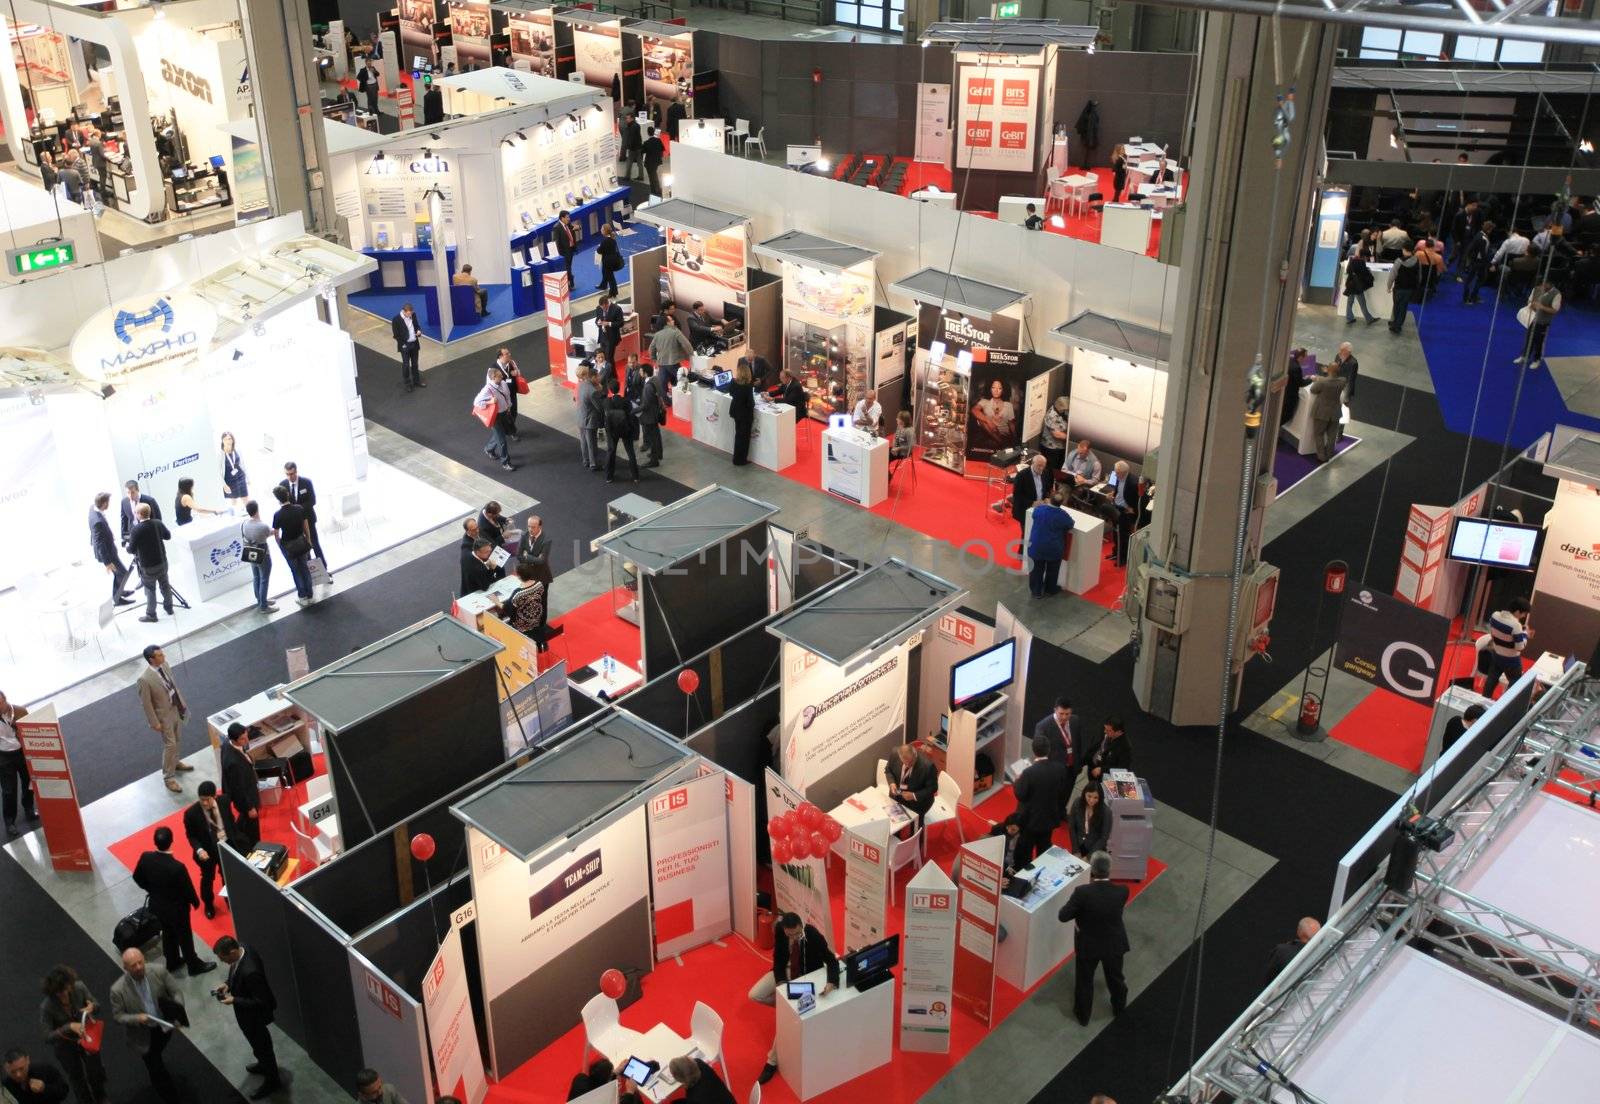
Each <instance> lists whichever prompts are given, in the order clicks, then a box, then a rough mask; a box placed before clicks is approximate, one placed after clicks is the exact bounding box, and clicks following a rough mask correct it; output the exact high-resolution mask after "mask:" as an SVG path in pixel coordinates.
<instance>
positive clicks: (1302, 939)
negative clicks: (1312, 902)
mask: <svg viewBox="0 0 1600 1104" xmlns="http://www.w3.org/2000/svg"><path fill="white" fill-rule="evenodd" d="M1321 930H1322V921H1320V920H1318V919H1317V918H1316V917H1315V916H1305V917H1301V919H1300V923H1298V924H1296V925H1295V928H1294V938H1293V939H1290V940H1287V941H1286V942H1283V943H1279V944H1278V945H1277V946H1276V947H1274V948H1272V953H1271V954H1270V955H1268V956H1267V976H1266V977H1265V978H1264V979H1262V982H1261V985H1262V988H1265V987H1266V986H1268V985H1271V984H1272V982H1273V979H1274V978H1276V977H1277V976H1278V975H1279V974H1281V973H1283V971H1284V970H1286V969H1288V967H1289V963H1291V962H1293V961H1294V956H1295V955H1297V954H1299V953H1300V948H1301V947H1304V946H1305V945H1306V944H1307V943H1309V942H1311V937H1312V936H1314V935H1316V934H1317V933H1318V932H1319V931H1321Z"/></svg>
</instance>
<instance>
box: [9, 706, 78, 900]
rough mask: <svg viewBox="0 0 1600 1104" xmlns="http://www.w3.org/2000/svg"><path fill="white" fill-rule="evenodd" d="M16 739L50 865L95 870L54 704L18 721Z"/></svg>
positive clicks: (61, 868)
mask: <svg viewBox="0 0 1600 1104" xmlns="http://www.w3.org/2000/svg"><path fill="white" fill-rule="evenodd" d="M17 738H18V739H19V740H20V741H21V742H22V756H23V758H24V759H25V760H26V761H27V764H28V774H29V775H31V776H32V778H33V790H34V797H35V808H36V809H37V810H38V812H39V822H40V824H41V826H42V827H43V828H44V843H45V847H46V848H48V849H49V852H50V865H51V866H52V867H54V868H55V869H56V870H93V869H94V863H93V862H92V861H91V860H90V858H89V840H88V837H87V836H86V835H85V834H84V831H83V810H82V809H81V808H80V807H79V805H78V789H77V786H76V785H75V784H74V783H73V781H72V767H71V765H70V764H69V763H68V761H67V742H66V739H65V738H64V737H63V736H62V735H61V725H60V723H59V722H58V721H57V720H56V707H55V705H54V704H48V705H42V706H40V707H39V708H37V709H35V710H34V711H33V712H31V713H29V714H28V715H27V716H26V717H24V718H22V719H21V720H19V721H17Z"/></svg>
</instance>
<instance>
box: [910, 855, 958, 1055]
mask: <svg viewBox="0 0 1600 1104" xmlns="http://www.w3.org/2000/svg"><path fill="white" fill-rule="evenodd" d="M905 927H906V930H905V938H903V939H902V940H901V941H900V946H901V957H900V1049H901V1050H917V1051H924V1052H928V1053H933V1054H948V1053H949V1052H950V1009H951V988H950V987H951V982H952V979H953V977H954V971H955V956H956V884H955V883H954V882H952V881H951V880H950V879H949V877H948V876H947V875H946V874H945V872H944V871H943V870H940V869H939V867H938V865H937V864H936V863H931V862H930V863H926V864H925V865H924V866H923V868H922V869H921V870H919V871H917V873H916V876H915V877H913V878H912V879H911V881H910V883H909V884H908V885H907V886H906V901H905Z"/></svg>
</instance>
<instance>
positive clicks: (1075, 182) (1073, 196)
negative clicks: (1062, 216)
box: [1051, 173, 1100, 211]
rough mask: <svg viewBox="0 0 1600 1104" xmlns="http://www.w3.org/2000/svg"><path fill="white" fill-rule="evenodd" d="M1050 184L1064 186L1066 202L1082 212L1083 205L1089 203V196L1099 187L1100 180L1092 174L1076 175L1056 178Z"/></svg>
mask: <svg viewBox="0 0 1600 1104" xmlns="http://www.w3.org/2000/svg"><path fill="white" fill-rule="evenodd" d="M1051 183H1052V184H1062V185H1065V186H1066V189H1067V196H1066V202H1067V203H1068V204H1070V205H1071V206H1073V207H1076V208H1077V209H1078V210H1079V211H1082V210H1083V207H1084V204H1086V203H1088V202H1089V196H1090V194H1091V193H1093V192H1094V190H1095V188H1096V187H1098V186H1099V184H1100V178H1099V177H1098V176H1095V175H1094V173H1077V174H1076V175H1073V176H1061V177H1057V178H1056V179H1055V180H1053V181H1051Z"/></svg>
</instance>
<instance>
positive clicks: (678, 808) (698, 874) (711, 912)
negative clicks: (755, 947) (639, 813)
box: [650, 773, 732, 961]
mask: <svg viewBox="0 0 1600 1104" xmlns="http://www.w3.org/2000/svg"><path fill="white" fill-rule="evenodd" d="M728 873H729V871H728V798H727V787H726V786H725V785H724V784H723V780H722V775H721V774H720V773H717V774H707V775H704V776H702V777H700V778H696V779H694V780H693V781H692V782H686V783H684V784H683V785H681V786H672V787H670V788H669V789H668V790H667V791H666V792H664V793H660V794H657V795H656V796H655V797H653V798H651V799H650V888H651V891H652V892H651V897H652V898H653V899H654V901H655V929H656V960H657V961H660V960H661V959H662V958H665V957H667V956H669V955H675V954H682V953H683V952H684V951H687V950H689V949H690V948H691V947H698V946H700V945H701V944H703V943H709V942H711V941H712V940H713V939H717V938H720V937H721V936H724V935H726V934H727V933H728V932H729V931H731V930H732V916H731V914H730V910H729V905H728Z"/></svg>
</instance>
